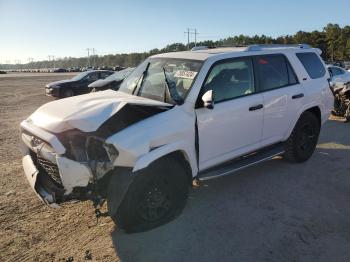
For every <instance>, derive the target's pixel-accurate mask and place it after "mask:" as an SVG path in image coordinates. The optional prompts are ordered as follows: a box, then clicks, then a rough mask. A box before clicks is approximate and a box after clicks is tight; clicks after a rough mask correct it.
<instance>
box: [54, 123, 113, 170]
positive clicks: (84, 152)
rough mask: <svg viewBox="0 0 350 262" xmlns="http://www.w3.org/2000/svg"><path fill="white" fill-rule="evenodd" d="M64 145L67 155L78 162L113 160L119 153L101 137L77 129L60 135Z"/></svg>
mask: <svg viewBox="0 0 350 262" xmlns="http://www.w3.org/2000/svg"><path fill="white" fill-rule="evenodd" d="M59 138H60V141H61V142H62V143H63V144H64V146H65V147H66V150H67V151H66V154H67V157H69V158H71V159H73V160H76V161H79V162H89V161H96V162H107V161H108V162H112V163H113V162H114V161H115V160H116V158H117V157H118V155H119V153H118V151H117V150H116V149H115V148H114V146H113V145H110V144H106V143H105V140H104V139H103V138H100V137H98V136H94V135H88V134H84V133H82V132H80V131H78V130H73V131H68V132H65V133H64V134H61V135H60V137H59Z"/></svg>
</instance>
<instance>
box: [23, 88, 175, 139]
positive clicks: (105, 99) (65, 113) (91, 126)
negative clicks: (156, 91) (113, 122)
mask: <svg viewBox="0 0 350 262" xmlns="http://www.w3.org/2000/svg"><path fill="white" fill-rule="evenodd" d="M126 104H135V105H145V106H171V105H170V104H167V103H162V102H159V101H156V100H151V99H148V98H143V97H139V96H133V95H129V94H126V93H123V92H120V91H113V90H107V91H102V92H96V93H89V94H86V95H80V96H74V97H69V98H65V99H60V100H56V101H52V102H50V103H47V104H45V105H43V106H41V107H40V108H39V109H37V110H36V111H35V112H34V113H33V114H32V115H31V116H30V117H29V119H28V120H29V121H31V122H32V123H33V124H34V125H36V126H38V127H41V128H43V129H45V130H47V131H49V132H53V133H60V132H63V131H66V130H70V129H79V130H81V131H83V132H93V131H96V130H97V129H98V128H99V127H100V126H101V125H102V124H103V123H104V122H105V121H106V120H108V119H109V118H110V117H111V116H113V115H114V114H116V113H117V112H118V111H119V110H120V109H122V108H123V107H124V106H125V105H126Z"/></svg>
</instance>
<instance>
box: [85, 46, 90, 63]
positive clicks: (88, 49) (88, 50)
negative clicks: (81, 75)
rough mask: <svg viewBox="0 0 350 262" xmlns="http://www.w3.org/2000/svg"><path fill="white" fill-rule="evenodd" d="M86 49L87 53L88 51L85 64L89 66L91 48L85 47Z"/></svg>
mask: <svg viewBox="0 0 350 262" xmlns="http://www.w3.org/2000/svg"><path fill="white" fill-rule="evenodd" d="M86 50H87V53H88V64H87V66H88V67H89V66H90V50H91V48H86Z"/></svg>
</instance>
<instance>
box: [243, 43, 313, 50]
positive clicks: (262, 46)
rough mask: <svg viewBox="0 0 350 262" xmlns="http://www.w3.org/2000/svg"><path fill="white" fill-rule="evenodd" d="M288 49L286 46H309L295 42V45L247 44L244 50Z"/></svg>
mask: <svg viewBox="0 0 350 262" xmlns="http://www.w3.org/2000/svg"><path fill="white" fill-rule="evenodd" d="M284 48H286V49H288V48H303V49H309V48H311V47H310V46H309V45H307V44H296V45H279V44H269V45H250V46H247V48H246V50H245V51H261V50H265V49H284Z"/></svg>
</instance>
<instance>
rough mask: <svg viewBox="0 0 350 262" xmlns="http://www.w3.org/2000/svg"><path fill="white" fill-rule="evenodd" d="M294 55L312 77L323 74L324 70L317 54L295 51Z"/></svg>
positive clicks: (318, 76)
mask: <svg viewBox="0 0 350 262" xmlns="http://www.w3.org/2000/svg"><path fill="white" fill-rule="evenodd" d="M296 55H297V57H298V59H299V60H300V62H301V63H302V64H303V66H304V68H305V70H306V72H307V73H308V74H309V76H310V77H311V78H312V79H316V78H320V77H323V76H324V75H325V73H326V70H325V68H324V66H323V64H322V62H321V60H320V58H319V57H318V55H316V54H315V53H313V52H309V53H297V54H296Z"/></svg>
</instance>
